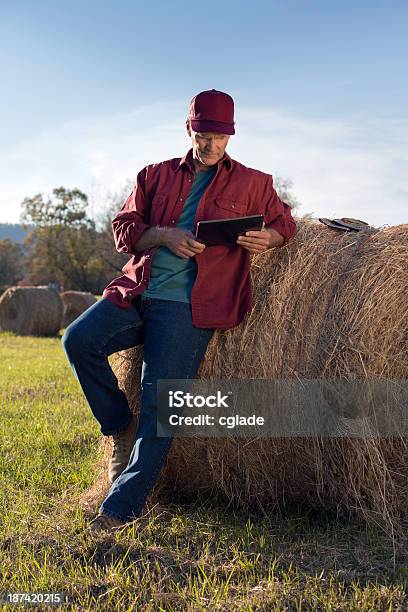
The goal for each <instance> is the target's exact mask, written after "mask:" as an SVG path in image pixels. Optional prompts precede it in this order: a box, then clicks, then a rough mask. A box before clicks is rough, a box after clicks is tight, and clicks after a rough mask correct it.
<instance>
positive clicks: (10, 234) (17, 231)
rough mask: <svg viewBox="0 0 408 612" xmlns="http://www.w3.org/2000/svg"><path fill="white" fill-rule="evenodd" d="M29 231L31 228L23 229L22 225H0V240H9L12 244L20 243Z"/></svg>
mask: <svg viewBox="0 0 408 612" xmlns="http://www.w3.org/2000/svg"><path fill="white" fill-rule="evenodd" d="M30 229H31V226H28V228H27V229H24V228H23V227H22V225H19V224H18V223H0V240H4V239H5V238H9V239H10V240H13V242H20V243H22V242H23V241H24V238H25V237H26V236H27V234H28V232H29V231H30Z"/></svg>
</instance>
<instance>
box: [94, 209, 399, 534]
mask: <svg viewBox="0 0 408 612" xmlns="http://www.w3.org/2000/svg"><path fill="white" fill-rule="evenodd" d="M252 278H253V284H254V308H253V310H252V311H251V313H250V314H249V315H248V316H247V318H246V320H245V321H244V323H243V324H242V325H241V326H239V327H236V328H234V329H231V330H225V331H222V330H217V331H216V333H215V334H214V336H213V338H212V340H211V342H210V344H209V346H208V349H207V352H206V355H205V358H204V361H203V363H202V364H201V367H200V370H199V373H198V377H199V378H203V379H229V378H231V379H247V378H256V379H315V378H329V379H347V380H354V379H370V378H371V379H382V378H383V379H407V378H408V376H407V374H408V352H407V348H408V300H407V286H408V225H400V226H396V227H389V228H386V229H384V230H374V231H364V232H361V233H338V232H335V231H333V230H330V229H329V228H327V227H325V226H322V225H320V224H319V223H316V222H313V221H309V220H306V219H301V220H299V221H298V233H297V235H296V236H295V237H294V238H293V239H292V240H291V241H290V242H289V243H288V245H287V246H285V247H283V248H281V249H273V250H270V251H267V252H265V253H262V254H259V255H256V256H254V257H253V258H252ZM175 350H176V347H175ZM142 352H143V349H142V347H136V348H135V349H131V350H129V351H124V352H122V353H120V354H118V355H117V356H116V358H115V373H116V375H117V377H118V380H119V383H120V386H121V388H122V389H123V390H124V391H125V392H126V394H127V397H128V399H129V402H130V406H131V407H132V409H133V410H134V411H135V412H138V410H139V397H140V384H139V383H138V381H139V380H140V372H141V365H142ZM407 450H408V440H407V438H406V437H403V436H402V435H401V436H394V437H389V438H378V437H377V438H364V437H355V438H351V437H340V436H339V437H332V438H323V437H315V438H313V437H308V438H306V437H304V438H301V437H296V438H294V437H292V438H290V437H287V438H283V437H282V438H263V439H262V438H258V439H250V440H248V439H240V438H232V439H231V438H229V439H215V438H206V439H205V438H184V439H182V438H177V439H175V441H174V442H173V445H172V449H171V452H170V454H169V457H168V460H167V463H166V467H165V469H164V470H163V472H162V474H161V478H160V481H159V483H158V486H157V487H156V490H155V493H158V492H162V493H163V492H167V493H171V494H174V493H177V492H184V493H186V494H187V495H190V496H191V495H194V494H196V493H197V492H201V493H205V494H208V495H211V494H214V493H220V494H222V495H223V496H225V498H226V499H227V500H228V501H231V502H233V503H237V504H239V505H241V506H243V507H246V508H247V507H251V506H252V507H258V508H262V509H264V510H268V511H270V510H272V509H277V508H279V507H285V505H287V504H291V503H301V504H309V505H311V506H313V507H314V508H318V507H320V508H322V509H323V510H324V509H330V510H336V511H337V512H338V513H339V514H343V515H349V516H350V515H351V516H353V515H354V516H356V517H358V518H361V519H363V520H365V521H366V522H367V523H371V524H377V525H379V526H381V528H383V529H384V530H385V531H386V532H387V533H389V534H392V535H393V536H394V534H395V533H396V532H397V531H398V530H400V532H401V533H402V527H401V526H402V525H403V524H406V522H407V521H408V452H407ZM108 453H109V444H107V445H106V457H107V456H108Z"/></svg>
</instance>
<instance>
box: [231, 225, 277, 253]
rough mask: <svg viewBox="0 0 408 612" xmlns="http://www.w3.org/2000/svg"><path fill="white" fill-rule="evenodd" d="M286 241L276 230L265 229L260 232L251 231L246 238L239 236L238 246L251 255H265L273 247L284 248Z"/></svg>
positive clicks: (246, 234)
mask: <svg viewBox="0 0 408 612" xmlns="http://www.w3.org/2000/svg"><path fill="white" fill-rule="evenodd" d="M284 241H285V239H284V237H283V236H282V235H281V234H279V232H277V231H276V230H274V229H272V228H270V229H268V228H266V227H263V228H262V229H261V230H259V231H254V230H251V231H249V232H246V233H245V235H244V236H238V239H237V244H238V245H239V246H242V247H243V248H244V249H247V250H248V251H249V252H250V253H263V252H264V251H267V250H268V249H272V248H273V247H277V246H282V244H283V243H284Z"/></svg>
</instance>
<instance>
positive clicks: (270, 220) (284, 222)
mask: <svg viewBox="0 0 408 612" xmlns="http://www.w3.org/2000/svg"><path fill="white" fill-rule="evenodd" d="M261 201H262V202H263V211H262V213H263V215H264V221H265V226H267V227H269V228H273V229H274V230H276V231H277V232H279V234H280V235H281V236H283V237H284V239H285V241H284V243H283V244H282V246H284V245H285V244H286V243H287V242H288V241H289V240H290V239H291V238H292V237H293V236H294V235H295V234H296V223H295V221H294V219H293V217H292V209H291V207H290V206H289V205H288V204H286V202H283V201H282V200H281V199H280V198H279V196H278V194H277V193H276V190H275V188H274V186H273V178H272V176H271V175H268V176H267V180H266V185H265V190H264V194H263V197H262V200H261Z"/></svg>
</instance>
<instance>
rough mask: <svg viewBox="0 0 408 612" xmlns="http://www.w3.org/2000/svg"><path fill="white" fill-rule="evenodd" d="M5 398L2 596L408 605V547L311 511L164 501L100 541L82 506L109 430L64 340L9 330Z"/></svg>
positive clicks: (222, 605) (0, 385)
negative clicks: (267, 511)
mask: <svg viewBox="0 0 408 612" xmlns="http://www.w3.org/2000/svg"><path fill="white" fill-rule="evenodd" d="M0 397H1V419H0V591H18V592H35V591H47V592H49V591H63V592H64V593H66V594H67V596H68V598H69V601H70V604H69V605H68V606H67V608H68V609H75V610H77V609H81V610H130V609H135V610H139V609H140V610H152V611H153V610H248V611H250V610H284V609H287V610H310V609H316V610H356V611H357V610H405V609H407V606H408V601H407V598H406V585H407V578H408V570H407V559H406V556H405V554H404V551H401V550H398V551H397V552H396V553H395V551H394V550H393V548H392V546H391V544H390V542H389V541H388V540H387V539H386V537H385V536H384V535H382V534H381V533H378V532H374V531H370V530H367V529H365V528H364V527H363V526H362V525H357V524H349V523H347V522H345V521H343V522H340V521H338V520H336V519H335V517H333V516H329V515H328V516H324V515H321V514H318V513H314V512H312V511H310V510H309V511H306V510H303V511H300V510H299V509H298V510H293V511H292V512H291V513H290V514H287V515H285V516H278V515H276V516H270V517H261V516H257V515H248V514H244V513H242V512H238V511H234V510H233V509H231V508H230V509H227V508H225V507H224V506H223V505H222V504H221V502H218V501H215V500H196V501H195V502H194V503H184V504H182V503H179V504H176V503H172V504H168V505H165V504H164V503H163V504H162V505H156V506H153V507H149V508H148V512H147V513H146V515H145V516H144V517H142V519H141V520H140V521H138V522H136V523H134V524H133V525H132V526H131V527H126V528H124V529H123V530H122V531H120V532H118V533H116V534H115V535H114V536H106V537H100V538H99V539H98V540H96V541H95V540H93V539H92V538H91V537H89V536H88V535H87V534H86V532H85V531H84V530H85V528H86V525H87V523H88V521H89V518H90V516H92V512H93V511H95V512H96V511H97V508H98V504H96V503H95V504H94V507H93V508H91V509H87V508H86V507H84V505H83V504H81V503H80V501H79V500H80V495H81V493H83V492H84V491H86V490H87V489H88V488H89V487H90V486H91V485H92V483H93V482H94V480H95V473H96V467H95V466H96V465H97V463H98V461H99V460H100V459H101V450H100V447H99V441H100V433H99V425H98V423H97V422H96V421H95V419H94V418H93V417H92V415H91V413H90V410H89V407H88V406H87V404H86V402H85V400H84V399H83V397H82V394H81V391H80V388H79V385H78V383H77V381H76V379H75V378H74V376H73V374H72V372H71V370H70V369H69V366H68V364H67V362H66V359H65V356H64V354H63V351H62V348H61V344H60V340H59V339H58V338H31V337H26V338H23V337H17V336H14V335H12V334H5V333H2V334H0ZM10 609H11V608H10Z"/></svg>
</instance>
